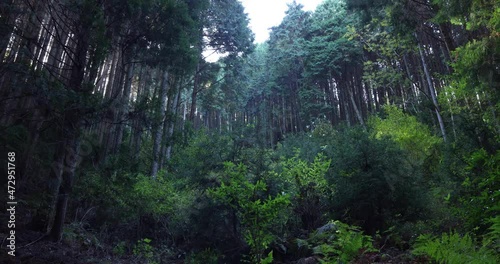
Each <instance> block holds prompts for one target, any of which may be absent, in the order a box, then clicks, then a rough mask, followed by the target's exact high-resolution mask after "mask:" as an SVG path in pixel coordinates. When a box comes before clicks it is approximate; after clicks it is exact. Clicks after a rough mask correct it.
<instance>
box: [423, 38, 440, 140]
mask: <svg viewBox="0 0 500 264" xmlns="http://www.w3.org/2000/svg"><path fill="white" fill-rule="evenodd" d="M418 52H419V53H420V59H421V60H422V66H423V68H424V74H425V77H426V79H427V86H428V87H429V93H430V94H431V98H432V103H433V104H434V111H435V112H436V117H437V119H438V122H439V127H440V129H441V135H442V136H443V140H444V141H445V142H446V130H445V127H444V122H443V118H442V117H441V113H440V110H439V104H438V101H437V96H436V90H435V89H434V85H433V83H432V79H431V75H430V74H429V70H428V69H427V64H426V63H425V58H424V53H423V52H422V48H421V47H420V43H419V44H418Z"/></svg>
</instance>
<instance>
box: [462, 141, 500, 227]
mask: <svg viewBox="0 0 500 264" xmlns="http://www.w3.org/2000/svg"><path fill="white" fill-rule="evenodd" d="M467 163H468V166H467V167H466V168H465V176H466V178H465V180H464V181H463V183H462V187H463V193H462V194H461V197H460V198H459V200H460V202H461V204H462V206H463V207H462V210H461V212H462V214H463V218H464V219H466V223H467V226H468V228H470V229H474V230H476V231H477V232H478V233H482V232H484V231H485V230H486V229H485V225H486V224H487V223H486V221H487V220H488V219H490V218H492V217H494V216H496V215H498V213H499V212H500V204H499V202H498V201H499V199H500V192H499V191H498V190H500V151H499V152H497V153H496V154H494V155H489V154H488V153H487V152H486V151H485V150H484V149H481V150H478V151H475V152H473V153H472V154H471V155H470V157H469V159H468V160H467Z"/></svg>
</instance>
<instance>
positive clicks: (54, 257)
mask: <svg viewBox="0 0 500 264" xmlns="http://www.w3.org/2000/svg"><path fill="white" fill-rule="evenodd" d="M42 237H43V233H40V232H34V231H26V232H23V234H21V235H20V236H19V237H18V240H17V241H16V242H17V243H18V245H19V247H18V248H17V249H16V257H15V258H13V257H11V256H9V255H7V254H5V251H4V252H2V254H1V256H0V263H5V264H10V263H22V264H90V263H96V264H97V263H99V264H101V263H102V264H107V263H109V264H115V263H116V264H128V263H130V264H136V263H148V262H147V261H145V260H143V259H140V258H138V257H137V256H133V255H124V256H116V255H115V254H113V253H112V249H111V248H110V247H109V246H107V245H102V246H100V247H96V246H95V245H91V244H92V242H90V241H85V240H83V241H81V240H80V241H78V242H77V241H71V242H70V241H68V240H63V241H62V242H59V243H55V242H51V241H47V240H45V239H40V238H42ZM2 241H4V242H3V244H4V243H5V239H2ZM2 247H4V245H2ZM162 263H172V264H180V263H184V261H183V260H181V259H180V260H168V261H165V262H162ZM285 263H296V264H315V263H320V262H319V261H318V260H317V259H316V258H315V257H308V258H303V259H300V260H298V261H293V262H285ZM353 263H355V264H368V263H428V261H427V260H426V259H425V258H415V257H414V256H412V255H411V253H410V252H409V251H401V250H398V249H395V248H388V249H385V250H382V251H381V252H377V253H368V254H365V255H363V256H362V257H361V258H360V259H358V260H357V261H355V262H353Z"/></svg>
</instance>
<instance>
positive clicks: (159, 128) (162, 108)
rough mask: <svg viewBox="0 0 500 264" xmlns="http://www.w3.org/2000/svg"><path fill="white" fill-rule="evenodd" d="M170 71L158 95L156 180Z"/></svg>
mask: <svg viewBox="0 0 500 264" xmlns="http://www.w3.org/2000/svg"><path fill="white" fill-rule="evenodd" d="M168 77H169V75H168V71H166V70H165V72H164V73H163V77H162V85H161V88H160V92H159V94H158V96H159V99H160V108H159V109H158V111H159V118H158V120H157V124H156V125H155V126H156V129H155V131H154V134H153V162H152V163H151V174H150V175H151V177H152V178H156V176H157V174H158V169H159V167H160V164H159V163H160V160H161V157H160V155H161V151H160V150H161V143H162V135H163V133H162V132H163V122H165V107H166V104H167V92H168Z"/></svg>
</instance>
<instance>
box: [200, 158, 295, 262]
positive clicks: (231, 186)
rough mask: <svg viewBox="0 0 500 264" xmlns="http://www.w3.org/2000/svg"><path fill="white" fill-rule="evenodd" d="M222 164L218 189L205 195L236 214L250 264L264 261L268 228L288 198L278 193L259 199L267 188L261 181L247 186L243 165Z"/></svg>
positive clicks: (270, 239)
mask: <svg viewBox="0 0 500 264" xmlns="http://www.w3.org/2000/svg"><path fill="white" fill-rule="evenodd" d="M224 165H225V173H224V175H223V178H222V179H221V180H222V182H221V186H220V187H217V188H215V189H210V190H209V194H210V196H211V197H213V198H214V199H216V200H218V201H220V202H221V203H222V204H225V205H227V206H229V207H230V208H231V209H232V210H235V211H236V212H237V214H238V218H239V220H240V222H241V225H242V228H243V237H244V240H245V242H246V243H247V244H248V245H249V246H250V249H251V257H252V261H253V262H254V263H263V262H265V261H264V259H266V258H265V257H264V251H265V250H266V249H267V248H268V247H269V245H270V244H271V242H273V241H274V238H275V237H274V234H273V231H272V229H271V227H272V226H273V224H274V221H275V219H277V217H278V216H279V215H280V214H281V213H282V212H283V211H284V210H285V209H286V207H287V206H288V204H289V203H290V200H289V197H288V196H287V195H281V194H280V195H277V196H275V197H274V198H273V197H271V196H268V197H267V198H265V199H263V198H262V196H263V195H264V193H263V192H264V191H266V189H267V186H266V184H265V183H264V182H263V181H260V180H258V181H257V182H256V183H255V184H253V183H251V182H250V181H249V179H247V178H246V176H247V168H246V167H245V166H244V165H243V164H239V165H235V164H234V163H231V162H226V163H225V164H224Z"/></svg>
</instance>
